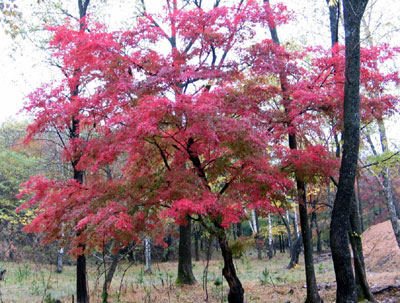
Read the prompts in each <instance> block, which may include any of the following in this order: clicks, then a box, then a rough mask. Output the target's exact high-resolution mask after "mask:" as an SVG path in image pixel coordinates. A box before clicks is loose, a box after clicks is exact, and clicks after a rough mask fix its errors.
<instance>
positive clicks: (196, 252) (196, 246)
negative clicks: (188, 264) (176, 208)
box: [194, 231, 201, 261]
mask: <svg viewBox="0 0 400 303" xmlns="http://www.w3.org/2000/svg"><path fill="white" fill-rule="evenodd" d="M200 236H201V233H200V231H196V232H195V233H194V259H195V260H196V261H200V247H199V242H200Z"/></svg>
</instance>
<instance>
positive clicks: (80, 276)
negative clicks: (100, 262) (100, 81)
mask: <svg viewBox="0 0 400 303" xmlns="http://www.w3.org/2000/svg"><path fill="white" fill-rule="evenodd" d="M89 3H90V0H78V7H79V18H80V20H82V18H84V17H85V16H86V13H87V8H88V6H89ZM80 30H81V31H84V30H85V29H84V26H83V23H82V22H81V23H80ZM78 86H79V84H78V85H77V87H76V88H75V91H73V92H72V96H74V95H75V96H77V95H78V93H79V89H78ZM78 129H79V120H77V119H75V117H72V127H71V131H70V138H71V139H74V138H78V137H79V130H78ZM79 158H80V157H78V159H74V160H73V161H72V167H73V170H74V179H75V180H77V181H78V182H79V183H81V184H82V183H83V177H84V172H83V171H81V170H77V169H76V166H77V164H78V162H79ZM79 233H80V231H78V235H79ZM78 248H82V254H81V255H79V256H78V259H77V263H76V301H77V303H89V294H88V285H87V273H86V257H85V254H84V253H83V252H84V251H85V245H84V244H79V245H78Z"/></svg>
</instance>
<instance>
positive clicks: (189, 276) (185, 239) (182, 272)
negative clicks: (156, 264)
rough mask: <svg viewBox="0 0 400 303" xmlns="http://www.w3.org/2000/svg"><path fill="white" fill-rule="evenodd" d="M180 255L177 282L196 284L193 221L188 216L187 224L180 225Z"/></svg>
mask: <svg viewBox="0 0 400 303" xmlns="http://www.w3.org/2000/svg"><path fill="white" fill-rule="evenodd" d="M178 253H179V256H178V258H179V259H178V277H177V279H176V283H177V284H189V285H192V284H195V283H196V279H195V277H194V275H193V271H192V222H191V220H190V219H189V218H187V225H186V226H183V225H180V226H179V252H178Z"/></svg>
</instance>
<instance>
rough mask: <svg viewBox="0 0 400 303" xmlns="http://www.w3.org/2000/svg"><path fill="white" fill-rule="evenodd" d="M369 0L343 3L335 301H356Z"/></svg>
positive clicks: (333, 229)
mask: <svg viewBox="0 0 400 303" xmlns="http://www.w3.org/2000/svg"><path fill="white" fill-rule="evenodd" d="M367 2H368V0H343V3H344V25H345V37H346V38H345V39H346V72H345V79H346V80H345V91H344V95H345V96H344V117H343V123H344V132H343V156H342V162H341V166H340V174H339V184H338V191H337V194H336V198H335V203H334V205H333V211H332V221H331V227H330V243H331V251H332V259H333V263H334V268H335V275H336V283H337V291H336V302H338V303H342V302H343V303H347V302H357V291H356V285H355V279H354V275H353V271H352V266H351V256H350V249H349V241H348V236H347V234H348V232H349V230H350V229H349V216H350V211H351V204H352V198H353V194H354V182H355V174H356V169H357V161H358V150H359V142H360V112H359V111H360V107H359V103H360V96H359V94H360V22H361V18H362V15H363V13H364V10H365V7H366V5H367Z"/></svg>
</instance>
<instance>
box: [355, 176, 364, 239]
mask: <svg viewBox="0 0 400 303" xmlns="http://www.w3.org/2000/svg"><path fill="white" fill-rule="evenodd" d="M356 184H357V196H356V198H357V200H356V202H357V205H358V212H359V214H360V224H361V225H360V226H361V234H362V233H363V232H364V230H365V229H364V216H363V207H362V200H361V194H360V182H359V179H358V178H357V183H356Z"/></svg>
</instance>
